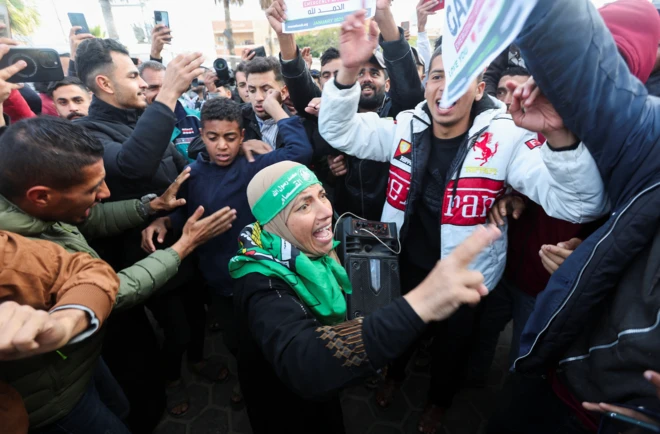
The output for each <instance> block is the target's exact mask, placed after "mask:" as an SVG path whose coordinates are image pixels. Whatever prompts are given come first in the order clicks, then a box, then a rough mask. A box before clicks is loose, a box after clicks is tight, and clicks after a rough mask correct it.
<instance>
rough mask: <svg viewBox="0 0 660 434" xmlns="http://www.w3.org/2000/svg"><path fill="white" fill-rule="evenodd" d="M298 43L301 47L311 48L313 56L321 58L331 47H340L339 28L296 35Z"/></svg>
mask: <svg viewBox="0 0 660 434" xmlns="http://www.w3.org/2000/svg"><path fill="white" fill-rule="evenodd" d="M296 43H297V44H298V46H299V47H301V48H302V47H310V48H311V49H312V56H314V57H320V56H321V54H323V52H324V51H325V50H327V49H328V48H330V47H335V48H338V47H339V28H332V29H323V30H319V31H316V32H309V33H305V34H303V35H300V34H299V35H296Z"/></svg>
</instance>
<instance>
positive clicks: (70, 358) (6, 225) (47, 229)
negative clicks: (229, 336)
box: [0, 195, 181, 429]
mask: <svg viewBox="0 0 660 434" xmlns="http://www.w3.org/2000/svg"><path fill="white" fill-rule="evenodd" d="M139 206H140V202H139V201H137V200H126V201H121V202H112V203H104V204H98V205H96V206H95V207H94V208H92V211H91V213H90V215H89V217H88V219H87V221H86V222H85V223H84V224H83V225H81V226H78V227H76V226H72V225H69V224H66V223H62V222H44V221H41V220H39V219H37V218H35V217H32V216H29V215H27V214H26V213H24V212H23V211H22V210H20V209H19V208H18V207H16V206H15V205H14V204H13V203H11V202H9V201H8V200H7V199H6V198H4V197H3V196H1V195H0V230H4V231H9V232H14V233H17V234H20V235H23V236H25V237H28V238H35V239H42V240H48V241H52V242H54V243H56V244H59V245H60V246H62V247H64V248H65V249H66V250H68V251H70V252H85V253H89V254H90V255H91V256H93V257H95V258H98V257H99V256H98V254H97V253H96V252H95V251H94V250H93V249H92V248H91V247H90V246H89V244H87V239H86V238H90V239H91V238H95V237H108V236H112V235H116V234H119V233H121V232H123V231H125V230H127V229H131V228H133V227H136V226H138V225H140V224H142V223H144V221H145V220H144V218H143V217H142V216H141V215H140V213H139V212H138V207H139ZM180 262H181V260H180V258H179V255H178V254H177V253H176V252H175V251H174V250H172V249H165V250H159V251H157V252H155V253H152V254H151V255H149V256H148V257H147V258H145V259H143V260H141V261H139V262H137V263H136V264H135V265H133V266H131V267H128V268H125V269H123V270H121V271H120V272H118V273H117V274H118V276H119V280H120V286H119V292H118V294H117V300H116V302H115V309H125V308H128V307H131V306H134V305H136V304H138V303H141V302H143V301H145V300H146V299H147V298H149V296H150V295H151V294H153V293H154V291H155V290H156V289H158V288H159V287H161V286H162V285H163V284H164V283H165V282H167V281H168V280H169V279H170V278H172V277H173V276H174V275H175V274H176V273H177V270H178V267H179V264H180ZM102 341H103V333H102V331H101V332H99V333H96V334H94V335H92V336H91V337H89V338H87V339H85V340H84V341H82V342H80V343H77V344H73V345H68V346H66V347H64V348H62V349H61V350H60V352H61V353H62V354H64V356H65V357H66V358H65V357H62V356H60V355H59V354H57V353H56V352H53V353H49V354H43V355H40V356H35V357H31V358H29V359H25V360H19V361H16V362H0V380H3V381H5V382H7V383H9V384H11V385H12V386H13V387H14V388H16V390H18V391H19V392H20V394H21V396H22V397H23V401H24V402H25V406H26V408H27V411H28V414H29V416H30V428H31V429H35V428H39V427H43V426H46V425H49V424H51V423H53V422H56V421H57V420H59V419H61V418H62V417H64V416H66V415H67V414H68V413H69V412H70V411H71V410H72V409H73V407H74V406H75V405H76V403H77V402H78V401H79V400H80V398H81V397H82V395H83V394H84V393H85V390H86V389H87V386H88V384H89V381H90V379H91V377H92V374H93V370H94V367H95V366H96V363H97V360H98V356H99V354H100V352H101V343H102Z"/></svg>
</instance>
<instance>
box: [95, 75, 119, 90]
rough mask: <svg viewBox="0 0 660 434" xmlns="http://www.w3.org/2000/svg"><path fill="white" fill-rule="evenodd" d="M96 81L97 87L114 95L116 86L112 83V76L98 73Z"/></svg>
mask: <svg viewBox="0 0 660 434" xmlns="http://www.w3.org/2000/svg"><path fill="white" fill-rule="evenodd" d="M94 81H95V83H96V88H97V89H98V90H100V91H103V92H105V93H109V94H110V95H114V93H115V89H114V86H113V85H112V81H111V80H110V77H108V76H106V75H97V76H96V78H95V79H94Z"/></svg>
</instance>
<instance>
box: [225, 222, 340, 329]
mask: <svg viewBox="0 0 660 434" xmlns="http://www.w3.org/2000/svg"><path fill="white" fill-rule="evenodd" d="M338 244H339V242H335V246H334V247H336V246H337V245H338ZM239 246H240V250H239V251H238V254H237V255H236V256H234V257H233V258H232V260H231V261H230V262H229V274H231V277H233V278H234V279H238V278H241V277H243V276H245V275H247V274H250V273H259V274H263V275H264V276H269V277H277V278H279V279H282V280H283V281H285V282H286V283H287V284H288V285H289V286H291V288H293V290H294V291H295V292H296V294H297V295H298V297H299V298H300V300H302V302H303V303H305V305H306V306H307V307H309V308H310V309H311V310H312V312H314V315H316V317H317V319H318V320H319V321H320V322H321V323H323V324H324V325H332V324H338V323H340V322H343V321H345V320H346V298H345V297H344V293H346V294H350V293H351V292H352V288H351V282H350V281H349V280H348V275H347V274H346V271H345V270H344V268H343V267H342V266H341V265H340V264H339V263H338V262H337V261H336V260H334V259H333V258H331V257H330V256H328V255H324V256H322V257H320V258H318V259H314V258H308V257H307V256H306V255H305V254H304V253H302V252H300V250H298V249H297V248H296V247H294V246H293V245H291V243H289V242H287V241H286V240H283V239H282V238H280V237H279V236H277V235H275V234H271V233H269V232H265V231H263V230H262V229H261V226H260V225H259V223H254V224H251V225H249V226H247V227H246V228H245V229H243V231H242V232H241V234H240V236H239Z"/></svg>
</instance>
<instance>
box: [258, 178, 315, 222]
mask: <svg viewBox="0 0 660 434" xmlns="http://www.w3.org/2000/svg"><path fill="white" fill-rule="evenodd" d="M314 184H320V182H319V180H318V178H317V177H316V175H314V172H312V171H311V170H309V169H308V168H307V167H305V166H298V167H294V168H293V169H289V170H288V171H287V172H286V173H285V174H284V175H282V176H280V177H279V178H278V179H277V181H275V182H274V183H273V185H271V186H270V188H269V189H268V190H266V192H265V193H264V194H263V195H261V197H260V198H259V200H258V201H257V203H255V204H254V208H252V214H253V215H254V216H255V217H256V219H257V221H258V222H259V223H260V224H262V225H265V224H266V223H268V222H269V221H271V220H272V219H273V218H274V217H275V216H276V215H277V214H279V213H280V212H281V211H282V210H283V209H284V208H286V207H287V205H289V203H290V202H291V201H292V200H293V199H295V198H296V196H298V195H299V194H300V193H301V192H302V191H303V190H305V189H306V188H307V187H309V186H310V185H314Z"/></svg>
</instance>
